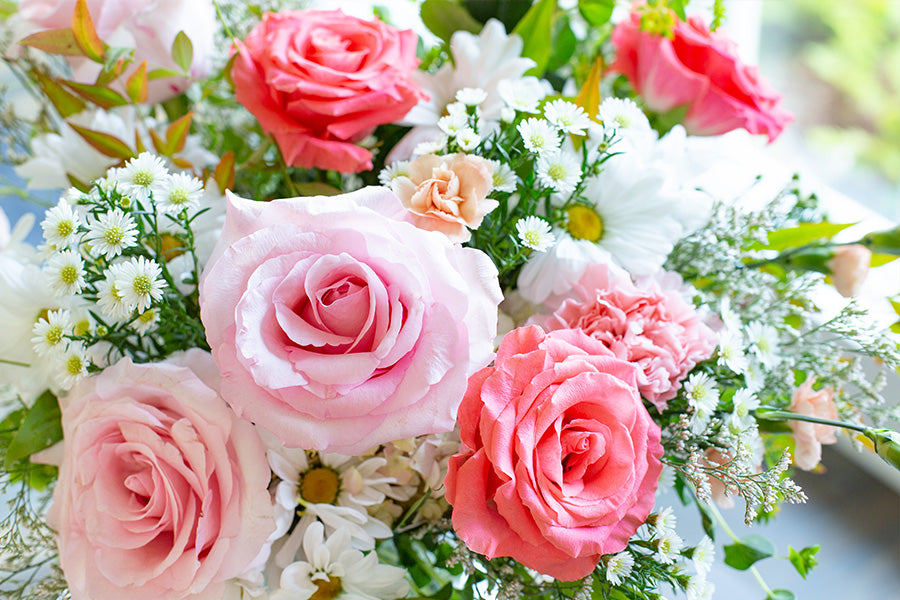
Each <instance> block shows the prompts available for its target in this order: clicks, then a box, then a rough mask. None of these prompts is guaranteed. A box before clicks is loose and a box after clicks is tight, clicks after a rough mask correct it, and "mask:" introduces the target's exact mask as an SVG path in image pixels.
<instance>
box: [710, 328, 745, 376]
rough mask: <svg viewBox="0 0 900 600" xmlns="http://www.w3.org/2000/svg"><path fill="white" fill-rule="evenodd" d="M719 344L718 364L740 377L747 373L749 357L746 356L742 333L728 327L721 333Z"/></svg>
mask: <svg viewBox="0 0 900 600" xmlns="http://www.w3.org/2000/svg"><path fill="white" fill-rule="evenodd" d="M718 342H719V358H718V360H717V361H716V363H717V364H719V365H722V366H725V367H728V368H729V369H730V370H731V371H732V372H734V373H736V374H738V375H743V374H744V373H746V372H747V366H748V364H747V357H746V356H745V355H744V344H743V340H742V336H741V335H740V333H738V332H737V331H734V330H732V329H729V328H728V327H727V326H726V327H725V329H723V330H722V331H720V332H719V335H718Z"/></svg>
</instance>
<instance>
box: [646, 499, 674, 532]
mask: <svg viewBox="0 0 900 600" xmlns="http://www.w3.org/2000/svg"><path fill="white" fill-rule="evenodd" d="M648 522H650V523H651V525H652V527H653V529H654V530H655V531H656V533H657V535H660V536H662V535H665V534H666V532H668V531H675V526H676V524H677V523H678V517H677V516H676V515H675V511H673V510H672V507H671V506H667V507H665V508H664V509H662V510H661V511H659V512H658V513H656V514H655V515H653V518H652V519H649V520H648Z"/></svg>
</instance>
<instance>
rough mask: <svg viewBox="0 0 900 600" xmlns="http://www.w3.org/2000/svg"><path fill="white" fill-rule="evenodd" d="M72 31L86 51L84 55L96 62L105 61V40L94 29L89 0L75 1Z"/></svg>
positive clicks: (79, 45) (77, 41) (76, 40)
mask: <svg viewBox="0 0 900 600" xmlns="http://www.w3.org/2000/svg"><path fill="white" fill-rule="evenodd" d="M72 33H73V34H74V35H75V42H76V43H77V44H78V47H79V48H81V49H82V50H83V51H84V55H85V56H87V57H88V58H90V59H91V60H92V61H94V62H98V63H101V64H102V63H103V42H102V41H101V40H100V36H98V35H97V30H96V29H94V20H93V19H91V13H90V11H89V10H88V5H87V0H78V2H76V3H75V12H74V14H72Z"/></svg>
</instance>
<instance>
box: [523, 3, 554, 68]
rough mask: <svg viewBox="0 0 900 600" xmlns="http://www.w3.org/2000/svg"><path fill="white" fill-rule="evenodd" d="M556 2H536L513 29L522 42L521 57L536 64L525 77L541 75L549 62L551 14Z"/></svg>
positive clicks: (551, 28) (551, 31) (551, 32)
mask: <svg viewBox="0 0 900 600" xmlns="http://www.w3.org/2000/svg"><path fill="white" fill-rule="evenodd" d="M555 10H556V0H538V2H537V3H536V4H534V5H533V6H532V7H531V8H530V9H528V12H527V13H525V16H524V17H522V20H521V21H519V23H518V24H517V25H516V28H515V29H513V33H515V34H518V35H519V36H520V37H521V38H522V41H523V42H524V44H523V46H522V56H524V57H526V58H530V59H531V60H533V61H534V62H535V63H536V66H534V67H532V68H531V69H529V70H528V71H526V72H525V74H526V75H541V74H542V73H543V72H544V70H545V69H546V67H547V62H548V61H549V60H550V46H551V43H550V38H551V36H552V35H553V12H554V11H555Z"/></svg>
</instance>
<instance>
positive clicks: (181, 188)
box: [154, 173, 203, 215]
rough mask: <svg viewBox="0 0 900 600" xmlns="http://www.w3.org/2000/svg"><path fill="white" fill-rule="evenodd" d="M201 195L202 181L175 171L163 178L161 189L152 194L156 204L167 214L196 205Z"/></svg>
mask: <svg viewBox="0 0 900 600" xmlns="http://www.w3.org/2000/svg"><path fill="white" fill-rule="evenodd" d="M202 196H203V182H202V181H200V180H199V179H197V178H196V177H192V176H190V175H188V174H187V173H175V174H173V175H170V176H168V177H167V178H166V179H165V183H164V185H163V189H162V191H160V192H159V194H156V195H154V200H156V205H157V206H158V207H159V208H160V209H161V210H162V211H163V212H166V213H169V214H173V215H177V214H178V213H180V212H181V211H183V210H190V209H193V208H195V207H196V206H197V204H198V203H199V202H200V198H201V197H202Z"/></svg>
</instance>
